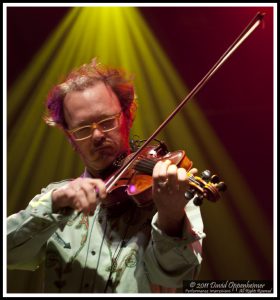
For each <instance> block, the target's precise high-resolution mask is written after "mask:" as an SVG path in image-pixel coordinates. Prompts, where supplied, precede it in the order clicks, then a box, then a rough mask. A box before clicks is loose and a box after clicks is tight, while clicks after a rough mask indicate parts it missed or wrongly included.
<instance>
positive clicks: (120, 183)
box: [102, 12, 264, 207]
mask: <svg viewBox="0 0 280 300" xmlns="http://www.w3.org/2000/svg"><path fill="white" fill-rule="evenodd" d="M263 17H264V13H260V12H259V13H257V15H256V16H255V17H254V18H253V19H252V21H251V22H250V23H249V24H248V25H247V27H246V28H245V29H244V30H243V31H242V33H241V34H240V35H239V36H238V38H237V39H236V40H235V41H234V42H233V44H232V45H231V46H230V47H229V48H228V49H227V50H226V51H225V53H224V54H223V55H222V56H221V57H220V58H219V60H218V61H217V62H216V63H215V64H214V65H213V67H212V68H211V69H210V70H209V71H208V72H207V73H206V75H205V76H204V77H203V78H202V79H201V80H200V82H199V83H198V84H197V85H196V86H195V87H194V88H193V89H192V90H191V92H190V93H189V94H188V95H187V96H186V98H185V99H183V100H182V101H181V103H180V104H179V105H178V106H177V107H176V108H175V109H174V111H173V112H172V113H171V114H170V115H169V116H168V117H167V118H166V119H165V121H163V123H162V124H161V125H160V126H159V127H158V128H157V129H156V130H155V131H154V133H153V134H152V135H151V136H150V137H149V138H148V139H147V140H145V142H144V143H143V144H142V145H141V146H140V147H139V148H138V149H137V150H136V151H135V152H133V153H131V154H130V155H128V156H127V157H126V158H125V159H124V160H123V161H122V162H121V163H120V164H119V167H120V168H119V169H118V170H117V171H116V172H115V173H113V174H112V175H111V176H110V177H109V178H108V179H107V180H105V186H106V191H107V193H109V197H107V199H105V201H104V202H103V204H102V205H103V206H105V207H112V206H114V205H116V204H119V200H118V199H120V197H111V196H110V193H111V194H114V195H117V194H118V192H120V191H121V195H122V196H123V192H124V191H125V192H126V194H127V195H128V196H129V197H132V199H133V200H134V202H135V203H136V204H137V205H138V206H139V207H143V206H146V205H150V203H151V202H152V199H151V190H152V182H153V180H152V176H151V175H152V171H153V167H154V166H155V164H156V163H157V162H158V161H160V160H167V159H169V160H170V161H171V163H172V164H175V165H177V166H178V167H180V168H185V170H186V171H187V172H188V171H190V169H191V167H192V165H193V163H192V161H191V160H190V159H189V158H188V157H187V155H186V153H185V151H184V150H177V151H174V152H169V151H168V150H167V147H166V145H165V144H164V143H163V142H160V143H159V145H156V146H151V145H149V144H150V143H151V142H152V141H153V140H155V137H156V136H157V134H158V133H159V132H160V131H161V130H162V129H163V128H164V127H165V126H166V125H167V124H168V123H169V122H170V121H171V120H172V119H173V117H174V116H175V115H176V114H177V113H178V112H179V111H180V110H181V109H182V107H183V106H184V105H185V104H186V102H187V101H189V100H190V99H191V98H192V97H194V96H195V95H196V94H197V92H198V91H199V90H200V89H201V88H202V87H203V86H204V85H205V83H206V82H207V81H208V80H209V79H210V78H211V77H212V76H213V75H214V73H215V72H216V71H217V70H218V69H219V68H220V67H221V66H222V65H223V64H224V63H225V61H226V60H227V59H228V58H229V57H230V56H231V55H232V54H233V52H234V51H235V50H236V49H237V48H238V47H239V46H240V45H241V44H242V43H243V42H244V41H245V39H246V38H248V36H249V35H250V34H251V33H252V32H253V31H254V30H255V29H256V28H257V27H258V26H259V25H260V23H261V21H262V19H263ZM188 184H189V187H190V188H189V189H188V190H186V192H185V197H186V200H190V199H193V202H194V204H195V205H201V204H202V202H203V200H204V199H207V200H209V201H211V202H216V201H217V200H218V199H219V198H220V192H223V191H225V190H226V184H225V183H224V182H222V181H220V179H219V177H218V176H217V175H211V172H210V171H209V170H205V171H203V172H202V174H201V176H200V177H199V176H194V175H191V173H189V177H188ZM116 199H117V200H116Z"/></svg>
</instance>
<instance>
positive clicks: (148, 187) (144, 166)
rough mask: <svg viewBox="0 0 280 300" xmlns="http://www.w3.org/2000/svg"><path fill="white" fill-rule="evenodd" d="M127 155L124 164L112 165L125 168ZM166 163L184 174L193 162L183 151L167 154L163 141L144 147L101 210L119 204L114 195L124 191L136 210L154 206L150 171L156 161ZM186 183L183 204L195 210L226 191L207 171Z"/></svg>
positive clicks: (118, 162) (113, 187)
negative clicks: (184, 201) (187, 201)
mask: <svg viewBox="0 0 280 300" xmlns="http://www.w3.org/2000/svg"><path fill="white" fill-rule="evenodd" d="M130 155H133V154H130ZM130 155H129V156H127V157H126V158H125V159H124V161H123V162H121V161H116V162H115V165H120V164H121V163H124V164H125V161H126V160H128V159H129V158H130ZM167 159H168V160H170V161H171V163H172V164H175V165H176V166H178V167H179V168H184V169H185V170H187V171H189V170H190V169H191V167H192V166H193V162H192V161H191V160H190V159H189V158H188V157H187V155H186V153H185V151H184V150H177V151H173V152H169V151H168V150H167V146H166V145H165V143H164V142H162V141H161V142H159V144H158V145H156V146H147V147H145V149H144V151H143V152H142V153H141V154H140V155H139V156H137V159H135V161H134V164H133V165H132V167H131V168H128V169H127V170H126V172H124V173H123V174H122V176H121V177H120V178H119V179H118V181H116V182H115V184H114V185H113V186H112V187H111V188H110V190H107V192H109V193H111V194H113V195H114V197H107V198H106V199H105V200H103V201H102V206H103V207H107V208H108V207H112V206H115V205H118V204H120V202H121V200H120V197H118V194H117V195H116V194H115V192H116V191H123V190H125V192H126V194H127V195H128V196H129V197H131V198H132V199H133V201H134V202H135V203H136V204H137V206H138V207H145V206H149V205H150V204H151V203H152V202H153V199H152V193H151V192H152V185H153V179H152V173H153V168H154V166H155V164H156V163H157V162H158V161H160V160H163V161H164V160H167ZM188 180H189V186H190V188H189V189H188V190H186V192H185V197H186V200H191V199H193V202H194V204H195V205H197V206H200V205H201V204H202V202H203V200H204V199H208V200H210V201H212V202H216V201H217V200H218V199H219V198H220V192H223V191H225V190H226V185H225V183H224V182H222V181H220V180H219V178H218V176H217V175H212V176H211V172H210V171H208V170H205V171H203V172H202V176H201V177H199V176H193V175H189V177H188ZM121 194H122V193H120V195H121ZM116 199H119V200H116Z"/></svg>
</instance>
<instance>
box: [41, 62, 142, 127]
mask: <svg viewBox="0 0 280 300" xmlns="http://www.w3.org/2000/svg"><path fill="white" fill-rule="evenodd" d="M98 82H104V84H106V85H107V86H109V87H110V88H111V89H112V90H113V92H114V93H115V94H116V96H117V97H118V99H119V101H120V105H121V108H122V111H123V113H124V115H125V119H126V122H127V127H128V128H131V126H132V122H133V120H134V117H135V112H136V108H137V104H136V96H135V92H134V85H133V82H132V78H131V77H130V78H127V77H126V73H125V72H124V71H123V70H121V69H115V68H109V67H108V66H103V65H101V64H100V63H97V60H96V58H94V59H93V60H92V61H91V62H90V63H89V64H84V65H82V66H81V67H79V68H78V69H75V70H73V71H72V72H70V73H69V75H68V76H67V77H66V79H65V81H64V82H62V83H60V84H58V85H56V86H55V87H54V88H53V89H52V90H51V91H50V93H49V95H48V97H47V100H46V108H47V111H46V115H45V117H44V120H45V121H46V123H47V124H48V125H50V126H58V127H60V128H62V129H68V125H67V123H66V120H65V118H64V111H63V100H64V98H65V96H66V95H67V94H68V93H70V92H72V91H82V90H84V89H86V88H88V87H91V86H94V85H95V84H96V83H98Z"/></svg>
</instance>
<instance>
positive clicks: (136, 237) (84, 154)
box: [7, 60, 205, 293]
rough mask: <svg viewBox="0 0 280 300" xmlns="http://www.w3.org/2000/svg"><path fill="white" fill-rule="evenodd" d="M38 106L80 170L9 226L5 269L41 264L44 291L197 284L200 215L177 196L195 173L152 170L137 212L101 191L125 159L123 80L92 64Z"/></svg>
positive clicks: (129, 115) (130, 112) (121, 195)
mask: <svg viewBox="0 0 280 300" xmlns="http://www.w3.org/2000/svg"><path fill="white" fill-rule="evenodd" d="M46 105H47V116H46V118H45V120H46V121H47V123H48V124H49V125H55V126H57V127H59V128H60V129H62V130H63V132H64V133H65V135H66V137H67V138H68V139H69V141H70V142H71V144H72V145H73V147H74V149H75V151H76V152H77V153H78V154H79V156H80V157H81V159H82V161H83V163H84V165H85V171H84V173H83V174H82V175H81V176H80V177H78V178H76V179H71V180H64V181H62V182H57V183H52V184H50V185H49V186H48V187H46V188H44V189H43V190H42V192H41V194H38V195H36V196H35V197H34V198H33V199H32V200H31V202H30V203H29V205H28V207H27V208H26V209H25V210H23V211H20V212H19V213H17V214H14V215H12V216H10V217H9V218H8V238H7V244H8V251H7V255H8V267H9V268H10V269H23V270H35V269H36V268H38V267H39V266H40V265H43V264H44V266H45V283H44V292H53V293H151V292H180V291H182V288H183V281H184V280H190V279H195V278H197V276H198V273H199V270H200V265H201V261H202V239H203V238H204V237H205V234H204V233H203V223H202V219H201V214H200V209H199V207H197V206H195V205H194V204H193V201H192V200H190V201H187V200H186V197H185V192H186V189H187V188H188V186H189V184H188V176H189V175H190V174H193V173H195V172H196V170H195V169H192V170H190V171H189V172H187V171H186V170H185V169H184V168H180V167H177V166H176V165H175V164H172V163H171V161H170V160H164V161H158V162H157V163H156V165H155V167H154V168H153V173H152V179H153V181H152V188H151V199H152V201H151V202H150V204H149V205H145V206H143V207H141V206H140V207H139V206H138V205H136V204H135V203H134V202H133V200H132V199H131V197H129V196H128V195H127V193H126V192H125V189H122V190H120V191H118V192H116V193H113V192H112V193H108V192H107V190H106V186H105V183H106V180H107V178H108V177H109V176H110V175H111V174H113V172H114V171H116V168H117V167H116V164H115V161H116V160H117V159H118V158H120V157H125V156H127V155H129V154H130V153H131V150H130V144H129V133H130V129H131V126H132V123H133V119H134V114H135V111H136V102H135V93H134V86H133V83H132V81H131V79H128V78H127V77H126V74H125V73H124V72H123V71H120V70H118V69H113V68H108V67H104V66H102V65H100V64H98V63H97V62H96V60H92V62H91V63H90V64H87V65H83V66H81V67H80V68H79V69H77V70H74V71H72V72H71V73H70V74H69V75H68V77H67V78H66V80H65V81H64V82H63V83H61V84H59V85H57V86H55V87H54V88H53V89H52V91H51V92H50V94H49V96H48V99H47V102H46ZM107 203H110V205H107Z"/></svg>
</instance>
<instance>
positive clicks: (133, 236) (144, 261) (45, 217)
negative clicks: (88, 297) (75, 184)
mask: <svg viewBox="0 0 280 300" xmlns="http://www.w3.org/2000/svg"><path fill="white" fill-rule="evenodd" d="M68 182H69V181H68V180H65V181H62V182H58V183H52V184H50V185H49V186H47V187H46V188H44V189H43V190H42V191H41V194H38V195H36V196H35V197H34V198H33V199H32V200H31V202H30V203H29V205H28V207H27V208H26V209H25V210H22V211H20V212H18V213H16V214H13V215H11V216H9V217H8V221H7V233H8V235H7V257H8V262H7V264H8V268H9V269H21V270H35V269H37V268H38V267H39V266H40V265H42V264H44V268H45V279H44V280H45V282H44V290H43V291H42V292H47V293H151V292H176V291H177V292H180V291H181V290H182V288H183V281H184V280H191V279H195V278H197V276H198V273H199V270H200V265H201V262H202V239H203V238H204V237H205V233H204V232H203V222H202V218H201V213H200V208H199V207H197V206H195V205H194V204H193V202H192V200H191V201H189V202H188V204H187V205H186V207H185V212H186V217H185V223H184V228H183V234H182V236H181V237H180V238H179V237H178V238H175V237H170V236H168V235H166V234H165V233H164V232H162V231H161V230H160V229H159V228H158V226H157V212H156V210H155V207H154V205H149V206H147V207H142V208H140V207H138V206H137V205H135V204H134V203H133V201H132V200H131V201H128V202H127V201H126V202H124V203H122V204H120V205H119V206H118V207H114V208H111V209H108V208H104V207H102V206H101V205H98V206H97V209H96V210H95V213H94V215H93V216H86V215H84V214H82V213H81V214H79V213H77V212H76V211H71V210H70V213H68V214H65V213H64V214H62V213H53V211H52V198H51V194H52V192H53V190H54V189H57V188H58V187H61V186H63V185H65V184H67V183H68Z"/></svg>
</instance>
